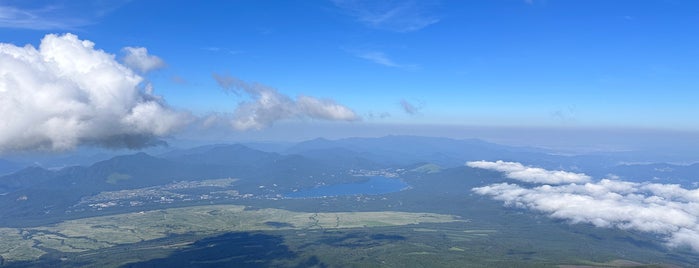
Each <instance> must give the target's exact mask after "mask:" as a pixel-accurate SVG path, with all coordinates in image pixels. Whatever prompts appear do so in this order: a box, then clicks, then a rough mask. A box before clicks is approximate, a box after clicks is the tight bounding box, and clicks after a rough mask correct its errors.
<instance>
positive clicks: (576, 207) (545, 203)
mask: <svg viewBox="0 0 699 268" xmlns="http://www.w3.org/2000/svg"><path fill="white" fill-rule="evenodd" d="M499 162H500V164H498V163H499ZM520 166H522V165H521V164H519V163H508V162H502V161H498V162H483V161H480V162H477V163H476V164H475V165H474V167H482V168H486V169H491V170H498V171H502V172H509V171H508V170H510V169H513V170H520ZM542 170H543V169H542ZM544 171H545V172H543V173H541V172H535V173H532V174H536V173H539V174H542V176H543V177H544V179H541V180H535V181H546V180H548V179H547V178H545V177H547V176H549V175H547V174H551V172H556V171H548V170H544ZM472 190H473V191H474V192H475V193H477V194H481V195H486V196H491V197H492V198H494V199H496V200H500V201H504V202H505V204H506V205H509V206H515V207H519V208H526V209H531V210H535V211H539V212H543V213H547V214H548V215H549V216H550V217H553V218H557V219H564V220H569V221H570V222H571V223H590V224H593V225H595V226H597V227H605V228H611V227H614V228H619V229H631V230H638V231H643V232H649V233H654V234H658V235H660V236H662V237H663V238H664V239H665V242H666V244H667V245H668V246H670V247H689V248H691V249H692V250H694V251H697V252H699V222H698V220H699V189H694V190H687V189H684V188H682V187H681V186H680V185H676V184H658V183H635V182H626V181H621V180H610V179H603V180H600V181H598V182H587V183H584V184H576V183H568V184H562V185H554V186H552V185H541V186H536V187H524V186H521V185H518V184H511V183H498V184H491V185H487V186H483V187H477V188H473V189H472Z"/></svg>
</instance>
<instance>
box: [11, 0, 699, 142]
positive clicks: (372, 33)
mask: <svg viewBox="0 0 699 268" xmlns="http://www.w3.org/2000/svg"><path fill="white" fill-rule="evenodd" d="M185 5H186V6H187V8H167V6H185ZM697 8H699V3H697V2H695V1H672V2H670V1H660V0H658V1H645V2H642V3H639V2H637V1H555V0H549V1H543V0H541V1H540V0H522V1H516V0H512V1H505V0H502V1H468V2H462V1H381V2H380V3H377V2H373V1H360V0H334V1H306V2H303V3H291V2H266V1H234V2H229V1H213V2H207V3H199V4H197V5H191V4H190V3H187V2H179V1H175V2H172V1H167V2H165V1H110V2H109V3H107V2H94V3H91V4H87V5H82V4H76V3H74V2H71V1H63V0H61V1H30V2H27V1H5V2H3V3H2V4H1V5H0V14H3V15H2V16H0V43H2V44H0V73H2V76H0V113H1V114H3V118H2V119H3V120H1V121H0V126H1V127H0V129H2V130H1V131H0V151H32V150H37V149H39V150H59V151H62V150H70V149H72V148H75V147H76V146H82V145H88V146H92V145H97V146H103V147H108V148H122V147H128V148H140V147H144V146H152V145H157V144H159V142H160V141H161V140H171V141H177V140H191V139H199V140H206V141H236V140H237V141H240V140H244V141H250V140H258V141H259V140H267V141H269V140H275V141H290V140H291V141H299V140H304V139H311V138H315V137H326V138H343V137H351V136H373V137H377V136H383V135H426V136H443V137H452V138H459V139H460V138H483V139H486V140H489V141H494V142H502V143H505V144H515V145H532V146H543V147H557V148H578V147H584V148H588V149H593V150H599V149H604V147H609V148H608V149H610V150H616V149H627V148H635V147H639V146H643V145H648V144H651V145H652V146H674V147H682V146H686V145H687V144H690V145H696V144H697V143H698V142H697V139H696V138H694V137H695V136H697V135H695V134H696V133H697V131H699V129H697V127H696V126H697V125H698V124H697V121H696V118H697V117H696V112H697V111H696V107H695V100H696V99H697V97H699V96H698V95H697V94H699V93H697V92H699V91H697V90H696V85H697V84H699V83H697V82H699V81H697V76H696V75H695V74H696V73H699V72H698V71H699V66H698V65H697V61H696V60H691V59H696V58H699V55H698V53H699V51H698V50H697V49H696V47H699V35H698V34H697V29H696V27H694V25H697V23H699V18H698V17H697V16H696V13H695V12H694V10H697ZM183 18H184V19H183ZM600 147H602V148H600Z"/></svg>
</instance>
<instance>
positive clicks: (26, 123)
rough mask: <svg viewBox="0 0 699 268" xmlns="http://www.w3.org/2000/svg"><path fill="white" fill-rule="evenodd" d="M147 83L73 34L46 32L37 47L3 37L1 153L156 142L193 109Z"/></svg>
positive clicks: (0, 52) (0, 57) (0, 54)
mask: <svg viewBox="0 0 699 268" xmlns="http://www.w3.org/2000/svg"><path fill="white" fill-rule="evenodd" d="M142 52H143V53H144V54H143V56H145V58H146V59H153V58H152V57H151V56H148V55H147V53H145V52H146V51H145V49H144V50H143V51H142ZM145 66H146V67H145V68H146V69H147V68H150V67H152V65H145ZM142 82H143V78H142V77H140V76H139V75H137V74H135V73H134V71H132V70H131V69H129V68H128V67H127V66H125V65H123V64H121V63H119V62H117V61H116V60H115V56H114V55H112V54H108V53H106V52H104V51H102V50H98V49H95V48H94V43H92V42H90V41H87V40H80V39H78V37H77V36H75V35H72V34H65V35H53V34H49V35H46V36H45V37H44V38H43V39H42V40H41V44H40V45H39V47H38V48H35V47H33V46H31V45H26V46H24V47H18V46H15V45H13V44H6V43H0V116H1V117H0V130H1V131H0V151H8V150H34V149H45V150H65V149H71V148H73V147H75V146H77V145H80V144H97V145H102V146H118V147H122V146H126V147H142V146H147V145H152V144H154V143H156V142H157V137H162V136H164V135H168V134H169V133H171V132H172V131H174V130H175V129H177V128H178V127H180V126H182V125H183V124H185V123H186V122H187V121H188V118H189V115H188V114H186V113H182V112H178V111H175V110H173V109H171V108H169V107H168V106H167V105H166V104H165V103H164V102H163V101H162V100H161V98H160V97H158V96H155V95H152V94H151V91H152V88H151V87H150V86H149V85H147V86H145V87H144V86H143V83H142Z"/></svg>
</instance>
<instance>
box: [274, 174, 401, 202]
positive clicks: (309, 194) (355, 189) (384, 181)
mask: <svg viewBox="0 0 699 268" xmlns="http://www.w3.org/2000/svg"><path fill="white" fill-rule="evenodd" d="M408 186H409V185H408V184H407V183H405V182H404V181H402V180H401V179H398V178H386V177H381V176H375V177H370V178H369V180H366V181H363V182H355V183H344V184H334V185H324V186H320V187H316V188H310V189H302V190H299V191H297V192H292V193H288V194H286V195H285V197H290V198H313V197H324V196H341V195H378V194H387V193H393V192H398V191H401V190H403V189H405V188H407V187H408Z"/></svg>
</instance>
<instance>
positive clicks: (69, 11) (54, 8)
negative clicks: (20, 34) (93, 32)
mask: <svg viewBox="0 0 699 268" xmlns="http://www.w3.org/2000/svg"><path fill="white" fill-rule="evenodd" d="M129 1H130V0H113V1H70V0H57V1H51V3H50V4H45V5H42V6H33V5H32V3H29V4H27V3H26V2H28V1H14V2H16V4H17V5H11V4H10V3H0V28H15V29H34V30H48V29H64V30H65V29H68V30H72V29H75V28H78V27H81V26H85V25H89V24H92V23H94V22H95V21H97V20H99V18H101V17H102V16H104V15H105V14H108V13H109V12H111V11H113V10H115V9H117V8H119V7H120V6H122V5H124V4H126V3H128V2H129ZM6 2H7V1H6ZM22 5H27V6H29V5H31V6H32V7H25V6H22Z"/></svg>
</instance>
